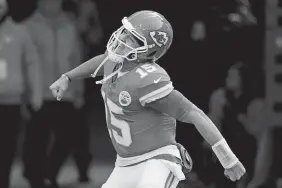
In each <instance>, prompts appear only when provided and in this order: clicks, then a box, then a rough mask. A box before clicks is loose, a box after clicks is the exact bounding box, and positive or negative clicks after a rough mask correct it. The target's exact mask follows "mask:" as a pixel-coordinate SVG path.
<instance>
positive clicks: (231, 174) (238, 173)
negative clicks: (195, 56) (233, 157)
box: [224, 161, 246, 181]
mask: <svg viewBox="0 0 282 188" xmlns="http://www.w3.org/2000/svg"><path fill="white" fill-rule="evenodd" d="M245 173H246V169H245V167H244V166H243V164H242V163H241V162H240V161H238V162H237V164H236V165H234V166H233V167H231V168H228V169H225V170H224V175H225V176H226V177H227V178H229V179H230V180H231V181H236V180H240V179H241V177H242V176H243V175H244V174H245Z"/></svg>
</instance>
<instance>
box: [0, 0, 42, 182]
mask: <svg viewBox="0 0 282 188" xmlns="http://www.w3.org/2000/svg"><path fill="white" fill-rule="evenodd" d="M7 10H8V7H7V2H6V1H0V24H1V31H0V114H1V122H2V123H1V130H0V138H1V140H0V143H1V148H0V149H1V155H0V173H1V178H0V187H3V188H8V187H9V180H10V177H9V176H10V171H11V166H12V162H13V158H14V154H15V152H16V143H17V138H18V134H19V123H20V122H19V121H20V118H21V104H22V103H25V104H26V103H30V104H31V107H32V108H33V110H35V111H37V110H38V109H39V108H40V107H41V105H42V90H41V84H42V83H41V69H40V66H39V58H38V54H37V51H36V47H35V46H34V44H33V42H32V39H31V37H30V35H29V33H28V31H27V29H26V28H25V27H24V26H23V25H20V24H16V23H15V22H14V21H13V20H12V19H11V18H10V17H9V16H8V15H7Z"/></svg>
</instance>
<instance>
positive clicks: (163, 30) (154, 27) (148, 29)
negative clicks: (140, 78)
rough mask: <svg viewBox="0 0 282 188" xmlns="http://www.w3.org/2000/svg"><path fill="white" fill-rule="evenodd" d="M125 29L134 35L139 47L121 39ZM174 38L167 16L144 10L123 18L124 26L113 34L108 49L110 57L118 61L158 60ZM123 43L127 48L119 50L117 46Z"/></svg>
mask: <svg viewBox="0 0 282 188" xmlns="http://www.w3.org/2000/svg"><path fill="white" fill-rule="evenodd" d="M125 30H127V32H130V34H132V35H133V36H134V38H135V39H136V40H137V41H138V44H139V45H140V46H139V47H137V48H134V47H132V46H129V45H127V44H126V43H125V42H124V41H123V40H121V38H120V36H121V34H122V33H123V32H124V31H125ZM172 39H173V30H172V27H171V25H170V23H169V22H168V21H167V20H166V19H165V17H164V16H162V15H161V14H159V13H157V12H155V11H148V10H144V11H139V12H136V13H134V14H132V15H131V16H129V17H128V18H127V17H124V18H123V19H122V26H121V27H120V28H119V29H118V30H116V31H115V32H114V33H113V34H112V36H111V37H110V39H109V41H108V43H107V51H108V54H109V58H110V59H115V60H116V61H122V60H121V59H127V60H129V61H134V60H137V61H140V60H145V61H147V60H153V61H156V60H158V59H159V58H161V57H162V56H163V55H164V54H165V53H166V51H167V50H168V49H169V47H170V46H171V43H172ZM121 45H123V49H124V48H126V50H123V51H122V52H117V50H116V49H117V47H118V46H121ZM113 57H114V58H113Z"/></svg>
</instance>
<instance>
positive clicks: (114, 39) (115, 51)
mask: <svg viewBox="0 0 282 188" xmlns="http://www.w3.org/2000/svg"><path fill="white" fill-rule="evenodd" d="M122 23H123V26H121V27H120V28H119V29H118V30H117V31H115V32H114V33H113V34H112V36H111V38H110V39H109V41H108V44H107V51H108V55H109V59H110V60H112V61H114V62H123V61H124V59H127V60H128V61H134V60H137V57H138V54H141V53H146V52H147V51H148V45H147V40H146V38H145V37H143V36H142V35H141V34H139V33H138V32H136V30H135V28H134V27H133V26H132V24H131V23H130V22H129V21H128V20H127V18H126V17H125V18H123V20H122ZM123 32H130V34H132V36H133V37H134V38H135V40H136V41H137V42H138V44H140V45H139V46H138V47H137V48H134V47H132V46H129V45H128V44H126V43H125V42H124V41H122V40H121V39H120V38H121V35H122V34H123Z"/></svg>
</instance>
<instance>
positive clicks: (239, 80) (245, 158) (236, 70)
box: [209, 62, 264, 188]
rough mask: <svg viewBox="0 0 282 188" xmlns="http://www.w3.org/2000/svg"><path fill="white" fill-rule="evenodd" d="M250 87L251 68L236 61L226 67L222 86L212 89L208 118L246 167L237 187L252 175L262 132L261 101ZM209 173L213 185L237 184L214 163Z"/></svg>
mask: <svg viewBox="0 0 282 188" xmlns="http://www.w3.org/2000/svg"><path fill="white" fill-rule="evenodd" d="M253 89H254V88H253V87H252V75H251V72H250V70H249V69H248V67H247V66H246V65H245V64H243V63H242V62H239V63H236V64H235V65H233V66H231V67H230V68H229V70H228V75H227V78H226V82H225V87H222V88H219V89H217V90H216V91H214V92H213V94H212V96H211V99H210V106H209V116H210V118H211V119H212V120H213V122H214V123H215V124H216V125H218V126H219V128H220V130H221V132H222V134H223V136H224V137H225V138H226V140H227V141H228V143H229V145H230V147H231V148H232V149H233V150H234V152H235V153H236V155H237V156H238V158H239V159H240V160H241V161H242V163H243V164H244V165H245V167H246V169H247V176H245V179H243V180H242V181H239V183H238V184H237V186H239V187H241V186H242V187H245V186H246V184H247V183H248V182H249V181H250V179H251V178H252V177H253V173H254V159H255V158H256V151H257V145H258V142H259V139H258V138H259V137H260V135H261V134H260V133H262V132H263V131H264V130H263V127H264V122H263V121H264V119H263V118H264V116H263V114H264V112H263V109H264V108H263V105H264V102H263V100H262V99H260V98H258V97H257V96H256V95H255V92H256V91H253ZM253 92H254V93H253ZM217 163H218V162H217ZM214 168H215V169H214ZM215 172H217V173H215ZM211 173H213V176H210V178H212V180H211V181H213V183H214V184H216V187H218V188H221V187H222V188H225V187H228V188H232V187H236V184H235V183H232V182H231V181H229V180H228V179H226V178H225V177H223V176H222V173H223V170H222V168H221V167H220V165H216V166H214V167H213V169H212V170H211Z"/></svg>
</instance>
